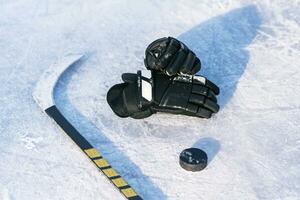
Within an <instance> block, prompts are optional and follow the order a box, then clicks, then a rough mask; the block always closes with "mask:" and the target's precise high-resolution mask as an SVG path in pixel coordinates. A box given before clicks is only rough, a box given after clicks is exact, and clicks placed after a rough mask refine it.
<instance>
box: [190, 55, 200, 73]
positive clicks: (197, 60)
mask: <svg viewBox="0 0 300 200" xmlns="http://www.w3.org/2000/svg"><path fill="white" fill-rule="evenodd" d="M200 69H201V62H200V60H199V58H197V57H196V60H195V63H194V66H193V68H192V70H191V74H196V73H197V72H198V71H200Z"/></svg>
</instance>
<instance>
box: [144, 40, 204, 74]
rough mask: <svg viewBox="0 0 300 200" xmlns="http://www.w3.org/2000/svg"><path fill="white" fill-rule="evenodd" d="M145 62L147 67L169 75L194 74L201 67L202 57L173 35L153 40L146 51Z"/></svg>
mask: <svg viewBox="0 0 300 200" xmlns="http://www.w3.org/2000/svg"><path fill="white" fill-rule="evenodd" d="M144 63H145V66H146V68H147V69H149V70H156V71H160V72H164V73H165V74H167V75H169V76H174V75H176V74H190V75H194V74H196V73H197V72H198V71H199V70H200V68H201V62H200V59H199V58H197V56H196V55H195V53H194V52H192V51H191V50H190V49H189V48H188V47H187V46H186V45H185V44H184V43H182V42H181V41H179V40H177V39H175V38H173V37H165V38H160V39H158V40H155V41H154V42H152V43H151V44H150V45H149V46H148V47H147V49H146V51H145V60H144Z"/></svg>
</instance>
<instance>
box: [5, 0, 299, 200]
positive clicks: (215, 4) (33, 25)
mask: <svg viewBox="0 0 300 200" xmlns="http://www.w3.org/2000/svg"><path fill="white" fill-rule="evenodd" d="M299 9H300V1H299V0H294V1H283V0H277V1H269V0H262V1H256V2H254V3H253V1H247V0H246V1H242V0H240V1H239V0H238V1H206V0H205V1H201V2H200V1H171V0H168V1H156V0H155V1H122V0H116V1H96V0H89V1H79V0H73V1H69V0H60V1H58V0H52V1H46V0H41V1H34V0H15V1H0V13H1V15H0V47H1V48H0V52H1V57H0V83H1V87H0V100H1V103H2V106H1V107H0V150H1V151H0V199H4V200H7V199H9V200H12V199H13V200H19V199H20V200H23V199H26V200H32V199H49V200H50V199H64V200H65V199H66V200H68V199H70V200H71V199H84V200H85V199H121V195H120V194H119V193H118V192H117V191H115V190H114V189H113V188H112V187H111V184H110V183H109V182H108V181H107V180H106V178H105V177H103V176H102V175H101V174H100V173H99V172H98V171H97V169H95V167H94V166H93V165H92V164H90V163H89V160H88V159H87V158H86V157H85V156H84V155H83V154H82V153H81V152H80V151H78V149H77V148H76V146H75V145H74V144H73V143H72V142H71V141H70V140H69V139H68V137H66V136H65V135H64V134H63V133H62V132H61V131H60V129H59V128H57V127H56V126H55V125H54V123H53V122H52V120H50V119H49V117H48V116H47V115H45V114H44V113H42V112H41V109H40V108H39V106H38V105H37V104H36V103H35V101H34V100H33V98H32V92H33V90H34V88H35V87H36V84H37V82H38V80H39V78H40V77H41V76H42V74H43V72H44V71H45V70H47V69H48V68H49V67H50V66H51V64H53V63H54V62H55V61H57V60H59V58H62V57H64V56H65V55H68V54H73V53H78V52H91V53H90V56H89V58H88V59H87V60H85V61H84V62H82V63H80V64H77V65H74V66H72V68H71V69H69V70H68V71H66V73H64V76H62V77H61V79H60V81H59V82H58V85H57V87H56V88H55V94H54V99H55V102H56V104H57V106H58V107H59V108H60V110H62V112H63V114H64V115H65V116H66V117H67V118H68V119H69V120H70V121H71V122H72V123H73V124H74V125H75V126H76V128H77V129H78V130H80V132H82V133H83V134H84V135H85V136H86V137H87V138H88V139H89V141H90V142H91V143H92V144H93V145H95V146H96V147H97V149H98V150H100V151H101V152H102V153H103V154H104V155H105V157H106V158H107V159H108V160H109V161H110V162H111V163H112V165H113V166H114V167H115V168H116V169H118V171H119V172H120V173H121V174H122V175H123V176H124V177H125V178H126V179H127V180H128V182H129V183H130V184H131V185H132V186H133V187H134V188H135V189H136V190H137V192H138V193H139V194H140V195H141V196H142V197H144V198H145V199H151V200H152V199H180V200H182V199H184V200H185V199H186V200H199V199H267V200H273V199H286V200H291V199H293V200H294V199H299V196H300V173H299V168H300V135H299V130H300V93H299V91H300V79H299V74H300V68H299V63H300V62H299V61H300V58H299V55H300V47H299V46H300V38H299V35H300V23H299V19H300V14H299V12H298V11H299ZM168 35H171V36H174V37H178V38H179V39H181V40H183V41H184V42H185V43H186V44H187V45H188V46H189V47H191V48H192V49H193V50H194V51H195V52H196V53H197V55H198V56H199V57H200V59H201V61H202V63H203V67H202V70H201V72H200V74H201V75H205V76H207V78H208V79H210V80H212V81H214V82H216V83H217V84H218V85H219V86H220V88H221V94H220V97H219V101H220V104H221V110H220V112H219V113H218V114H217V115H215V116H214V117H213V118H211V119H209V120H203V119H197V118H191V117H185V116H175V115H168V114H157V115H154V116H152V117H150V118H147V119H143V120H134V119H120V118H118V117H117V116H115V115H114V114H113V112H112V111H111V109H110V108H109V106H108V105H107V103H106V100H105V98H106V92H107V90H108V89H109V88H110V87H111V86H112V85H114V84H116V83H118V82H120V81H121V74H122V73H123V72H136V71H137V70H142V69H143V54H144V50H145V48H146V46H147V44H149V43H150V42H152V41H153V40H154V39H157V38H158V37H163V36H168ZM192 146H194V147H201V148H202V149H204V150H205V151H206V152H207V153H208V156H209V164H208V167H207V168H206V169H205V170H204V171H202V172H199V173H191V172H186V171H184V170H183V169H181V168H180V166H179V164H178V156H179V153H180V152H181V151H182V150H183V149H185V148H188V147H192Z"/></svg>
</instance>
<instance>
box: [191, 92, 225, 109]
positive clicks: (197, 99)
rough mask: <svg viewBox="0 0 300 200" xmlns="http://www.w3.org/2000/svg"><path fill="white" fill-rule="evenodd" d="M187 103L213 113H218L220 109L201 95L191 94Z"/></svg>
mask: <svg viewBox="0 0 300 200" xmlns="http://www.w3.org/2000/svg"><path fill="white" fill-rule="evenodd" d="M189 101H190V102H192V103H195V104H198V105H200V106H202V107H204V108H206V109H209V110H211V111H212V112H214V113H216V112H218V111H219V108H220V107H219V105H218V104H217V103H215V102H214V101H212V100H210V99H209V98H207V97H205V96H202V95H196V94H191V96H190V99H189Z"/></svg>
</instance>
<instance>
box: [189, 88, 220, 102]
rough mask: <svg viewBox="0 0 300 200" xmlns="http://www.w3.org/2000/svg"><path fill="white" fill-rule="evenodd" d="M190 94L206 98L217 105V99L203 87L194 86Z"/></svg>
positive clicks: (210, 91) (209, 90)
mask: <svg viewBox="0 0 300 200" xmlns="http://www.w3.org/2000/svg"><path fill="white" fill-rule="evenodd" d="M192 93H194V94H200V95H203V96H206V97H207V98H209V99H210V100H212V101H213V102H215V103H217V98H216V95H215V94H214V92H213V91H212V90H211V89H209V88H208V87H206V86H204V85H198V84H194V85H193V88H192Z"/></svg>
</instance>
